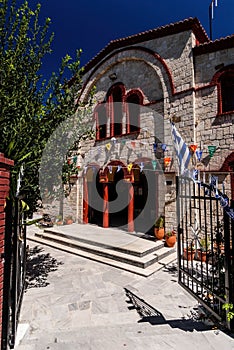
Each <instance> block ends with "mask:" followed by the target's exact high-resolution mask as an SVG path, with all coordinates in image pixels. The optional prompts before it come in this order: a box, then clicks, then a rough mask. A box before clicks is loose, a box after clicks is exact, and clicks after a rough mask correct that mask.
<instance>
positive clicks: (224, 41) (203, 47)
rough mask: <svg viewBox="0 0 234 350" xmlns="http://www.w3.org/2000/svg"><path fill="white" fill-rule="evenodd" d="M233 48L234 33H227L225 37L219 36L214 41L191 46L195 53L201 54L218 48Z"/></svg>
mask: <svg viewBox="0 0 234 350" xmlns="http://www.w3.org/2000/svg"><path fill="white" fill-rule="evenodd" d="M232 47H233V48H234V34H233V35H229V36H227V37H225V38H220V39H217V40H214V41H209V42H207V43H202V44H200V45H198V46H196V47H194V48H193V52H194V54H195V55H202V54H205V53H210V52H215V51H219V50H225V49H230V48H232Z"/></svg>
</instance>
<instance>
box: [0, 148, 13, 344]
mask: <svg viewBox="0 0 234 350" xmlns="http://www.w3.org/2000/svg"><path fill="white" fill-rule="evenodd" d="M13 165H14V162H13V161H12V160H9V159H7V158H5V157H4V154H3V153H0V339H2V307H3V277H4V245H5V211H4V205H5V200H6V197H7V196H8V194H9V188H10V167H11V166H13ZM0 344H1V343H0ZM0 346H1V345H0Z"/></svg>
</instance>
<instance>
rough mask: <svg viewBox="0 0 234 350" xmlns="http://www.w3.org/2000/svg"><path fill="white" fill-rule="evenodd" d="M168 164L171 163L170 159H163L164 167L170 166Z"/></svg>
mask: <svg viewBox="0 0 234 350" xmlns="http://www.w3.org/2000/svg"><path fill="white" fill-rule="evenodd" d="M170 162H171V158H170V157H166V158H164V165H165V166H168V165H169V164H170Z"/></svg>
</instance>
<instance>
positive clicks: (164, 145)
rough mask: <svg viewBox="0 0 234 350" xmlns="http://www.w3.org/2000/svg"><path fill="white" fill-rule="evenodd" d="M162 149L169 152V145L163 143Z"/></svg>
mask: <svg viewBox="0 0 234 350" xmlns="http://www.w3.org/2000/svg"><path fill="white" fill-rule="evenodd" d="M161 148H162V150H163V152H165V151H166V150H167V145H166V144H165V143H162V145H161Z"/></svg>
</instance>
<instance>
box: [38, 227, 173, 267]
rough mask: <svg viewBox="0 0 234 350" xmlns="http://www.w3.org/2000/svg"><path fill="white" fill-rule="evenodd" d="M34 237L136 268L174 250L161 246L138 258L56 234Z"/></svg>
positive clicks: (41, 234)
mask: <svg viewBox="0 0 234 350" xmlns="http://www.w3.org/2000/svg"><path fill="white" fill-rule="evenodd" d="M36 236H37V237H41V238H43V239H46V240H49V241H53V242H57V243H60V244H64V245H67V246H69V247H72V248H75V249H79V250H83V251H86V252H89V253H92V254H96V255H101V256H103V257H106V258H109V259H113V260H117V261H121V262H124V263H127V264H131V265H135V266H138V267H141V268H146V267H148V266H150V265H152V264H154V263H155V262H157V261H159V260H161V259H162V258H163V257H165V256H166V255H169V254H171V253H172V252H173V251H174V249H171V248H167V247H163V246H162V247H161V248H160V249H158V250H157V251H154V252H152V253H149V254H147V255H144V256H142V257H138V256H134V255H130V254H129V253H123V252H121V251H115V250H113V249H112V248H106V247H105V248H103V247H101V246H95V245H93V244H89V243H84V242H80V241H77V240H74V239H73V238H68V237H64V236H58V235H56V234H51V233H48V232H44V233H43V232H42V233H36Z"/></svg>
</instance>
